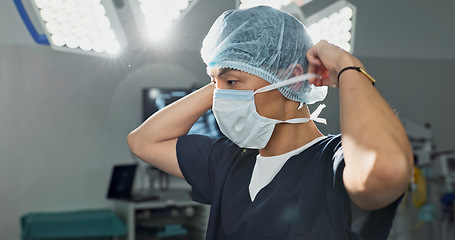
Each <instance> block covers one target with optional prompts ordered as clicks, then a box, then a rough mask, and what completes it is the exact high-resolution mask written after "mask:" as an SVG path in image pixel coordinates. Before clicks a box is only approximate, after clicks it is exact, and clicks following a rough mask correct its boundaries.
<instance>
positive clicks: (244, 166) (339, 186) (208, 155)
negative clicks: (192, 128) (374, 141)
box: [177, 135, 400, 240]
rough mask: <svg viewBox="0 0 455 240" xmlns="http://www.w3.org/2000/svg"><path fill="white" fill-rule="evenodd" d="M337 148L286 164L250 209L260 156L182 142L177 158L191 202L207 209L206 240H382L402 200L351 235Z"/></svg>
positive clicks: (194, 138) (222, 144) (333, 140)
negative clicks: (206, 206) (253, 175)
mask: <svg viewBox="0 0 455 240" xmlns="http://www.w3.org/2000/svg"><path fill="white" fill-rule="evenodd" d="M340 148H341V135H329V136H328V137H327V138H324V139H323V140H321V141H319V142H317V143H315V144H313V145H312V146H310V147H309V148H308V149H306V150H304V151H303V152H301V153H300V154H298V155H295V156H293V157H291V158H290V159H289V160H288V161H287V162H286V163H285V164H284V166H283V167H282V168H281V169H280V171H279V172H278V173H277V174H276V175H275V177H274V178H273V180H272V181H271V182H270V183H269V184H268V185H267V186H265V187H264V188H262V189H261V190H260V191H259V192H258V194H257V195H256V198H255V199H254V201H251V198H250V195H249V189H248V186H249V183H250V180H251V176H252V173H253V169H254V165H255V161H256V156H257V155H258V154H259V151H258V150H249V149H242V148H239V147H238V146H236V145H235V144H233V143H232V142H231V141H230V140H229V139H227V138H219V139H213V138H209V137H206V136H200V135H187V136H182V137H180V138H179V140H178V142H177V158H178V162H179V166H180V169H181V171H182V173H183V176H184V177H185V180H186V181H187V182H188V183H189V184H190V185H191V187H192V192H193V200H195V201H197V202H200V203H205V204H210V205H211V211H210V217H209V224H208V228H207V236H206V239H208V240H212V239H213V240H227V239H230V240H240V239H267V240H273V239H312V240H313V239H386V238H387V236H388V234H389V231H390V228H391V226H392V220H393V217H394V214H395V211H396V207H397V206H398V204H399V200H400V199H398V200H397V201H396V202H394V203H392V204H390V205H389V206H387V207H385V208H383V209H380V210H377V211H373V212H371V213H370V214H369V217H368V218H367V220H366V222H365V224H364V226H365V227H363V228H362V229H361V230H360V232H354V231H352V230H351V222H352V213H351V201H350V199H349V196H348V195H347V192H346V190H345V188H344V184H343V178H342V173H343V169H344V161H343V159H342V157H343V155H342V154H335V153H337V152H338V153H339V152H340V151H338V150H340ZM334 161H336V162H339V164H338V167H337V168H336V169H335V170H334V168H333V166H334V164H333V163H334Z"/></svg>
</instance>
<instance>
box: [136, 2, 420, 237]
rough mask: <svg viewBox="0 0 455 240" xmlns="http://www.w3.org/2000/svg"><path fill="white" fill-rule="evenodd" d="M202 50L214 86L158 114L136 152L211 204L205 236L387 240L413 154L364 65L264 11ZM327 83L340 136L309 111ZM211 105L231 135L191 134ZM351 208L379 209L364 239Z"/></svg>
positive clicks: (224, 21)
mask: <svg viewBox="0 0 455 240" xmlns="http://www.w3.org/2000/svg"><path fill="white" fill-rule="evenodd" d="M201 53H202V58H203V59H204V62H205V63H206V64H207V70H208V73H209V74H210V76H211V78H212V83H211V84H208V85H206V86H205V87H202V88H201V89H200V90H198V91H196V92H195V93H193V94H190V95H188V96H187V97H185V98H183V99H181V100H179V101H177V102H176V103H174V104H172V105H170V106H168V107H167V108H165V109H163V110H162V111H159V112H158V113H156V114H154V115H153V116H151V117H150V118H149V119H148V120H146V121H145V122H144V123H143V124H142V125H141V126H139V127H138V128H137V129H136V130H134V131H133V132H131V133H130V135H129V136H128V143H129V146H130V148H131V149H132V151H133V152H134V153H135V154H136V155H137V156H138V157H139V158H141V159H142V160H144V161H146V162H148V163H150V164H152V165H154V166H155V167H157V168H160V169H161V170H163V171H165V172H167V173H170V174H172V175H175V176H178V177H180V178H184V179H185V180H186V181H187V182H188V183H189V184H190V185H191V186H192V189H193V199H194V200H195V201H198V202H202V203H207V204H211V213H210V220H209V226H208V230H207V239H217V240H221V239H370V238H372V237H373V238H374V239H385V238H386V237H387V235H388V232H389V230H390V227H391V224H392V219H393V216H394V213H395V210H396V206H397V204H398V203H399V199H400V196H401V195H402V194H403V192H404V191H405V189H406V187H407V186H408V183H409V181H410V177H411V172H412V164H413V163H412V153H411V148H410V145H409V142H408V140H407V136H406V133H405V131H404V129H403V127H402V125H401V124H400V121H399V119H398V118H397V117H396V116H395V114H394V112H393V111H392V109H390V107H389V106H388V105H387V103H386V102H385V101H384V99H383V98H382V97H381V96H380V94H379V93H378V92H377V91H376V90H375V88H374V86H373V84H372V81H374V79H372V78H371V77H370V76H369V75H368V74H366V72H365V71H364V66H363V65H362V63H361V62H360V61H359V60H358V59H357V58H355V57H354V56H352V55H350V54H349V53H347V52H345V51H343V50H341V49H340V48H338V47H336V46H334V45H332V44H329V43H327V42H325V41H322V42H319V43H318V44H316V45H314V46H313V45H312V43H311V39H310V37H309V35H308V33H307V31H306V29H305V27H304V26H303V25H302V24H301V23H300V22H298V20H296V19H295V18H294V17H292V16H290V15H289V14H286V13H284V12H281V11H279V10H276V9H273V8H269V7H264V6H261V7H255V8H251V9H246V10H235V11H226V12H225V13H223V14H222V15H221V16H220V17H219V18H218V19H217V20H216V22H215V23H214V24H213V26H212V28H211V29H210V31H209V33H208V34H207V36H206V38H205V39H204V43H203V48H202V50H201ZM306 73H309V74H306ZM327 86H329V87H335V88H339V91H340V109H341V116H340V122H341V135H328V136H324V135H323V134H322V133H321V132H320V131H319V130H318V128H317V127H316V125H315V123H314V121H316V122H322V123H324V122H325V120H324V119H321V118H319V116H318V115H319V113H320V112H321V110H322V108H323V107H324V105H320V106H319V107H318V109H317V110H316V111H315V112H314V113H312V114H310V113H309V111H308V108H307V106H306V105H308V104H313V103H315V102H318V101H321V100H323V99H324V98H325V96H326V94H327ZM210 108H212V110H213V112H214V114H215V117H216V120H217V122H218V125H219V126H220V129H221V130H222V132H223V133H224V134H225V135H226V137H227V138H221V139H211V138H208V137H204V136H195V135H194V136H191V135H189V136H187V135H186V134H187V133H188V131H189V129H190V128H191V126H192V125H193V124H194V123H195V122H196V121H197V119H198V118H199V117H200V116H201V115H202V114H204V113H205V112H206V111H207V110H208V109H210ZM351 205H352V206H353V207H354V208H360V209H363V210H369V211H371V212H370V215H369V217H368V218H367V220H366V221H365V223H364V225H363V228H361V230H360V231H359V232H354V231H353V230H351V222H352V220H353V219H352V218H353V217H352V214H351V212H352V211H351Z"/></svg>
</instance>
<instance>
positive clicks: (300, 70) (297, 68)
mask: <svg viewBox="0 0 455 240" xmlns="http://www.w3.org/2000/svg"><path fill="white" fill-rule="evenodd" d="M288 68H290V66H289V67H288ZM302 74H303V67H302V65H300V64H298V63H297V64H295V67H294V69H293V70H292V73H291V77H295V76H299V75H302Z"/></svg>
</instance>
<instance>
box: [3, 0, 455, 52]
mask: <svg viewBox="0 0 455 240" xmlns="http://www.w3.org/2000/svg"><path fill="white" fill-rule="evenodd" d="M23 1H26V0H23ZM318 1H319V2H321V1H326V2H327V0H314V1H313V2H312V3H310V4H313V3H314V4H313V5H316V4H317V2H318ZM349 2H351V3H353V4H354V5H355V6H356V7H357V23H356V36H355V38H356V39H355V44H356V45H355V49H354V54H355V55H358V56H366V57H381V58H418V59H455V46H454V44H453V43H455V0H438V1H432V2H431V1H424V0H415V1H410V0H408V1H393V0H383V1H362V0H350V1H349ZM436 3H437V4H436ZM310 4H308V5H310ZM124 6H125V7H123V8H120V9H118V11H117V12H118V14H119V17H120V18H121V22H122V24H123V25H124V29H125V31H126V33H127V34H128V36H129V37H128V41H129V48H130V49H141V48H145V47H153V45H151V44H149V43H146V42H144V41H141V40H140V38H139V37H134V36H138V35H139V34H138V28H137V27H136V25H135V23H134V18H133V17H132V16H131V11H130V10H129V9H128V5H127V4H124ZM305 6H306V5H305ZM305 6H304V8H305ZM234 7H235V1H234V0H199V2H198V3H197V4H196V6H195V7H194V8H193V9H192V10H191V12H190V13H188V14H187V15H186V16H185V19H183V21H181V22H180V23H179V25H178V26H177V27H176V32H175V36H174V40H173V41H170V42H168V44H167V46H170V47H172V48H179V49H181V50H186V51H199V49H200V46H201V42H202V39H203V37H204V36H205V34H206V33H207V31H208V29H209V28H210V25H211V24H212V23H213V21H214V20H215V19H216V17H217V16H218V15H219V14H221V13H222V12H223V11H224V10H227V9H232V8H234ZM304 10H307V9H304ZM304 12H305V11H304ZM0 32H1V33H0V36H1V37H0V47H1V46H5V45H6V46H8V45H22V46H27V47H35V46H38V45H37V44H36V43H35V42H34V41H33V39H32V38H31V36H30V35H29V33H28V32H27V30H26V28H25V26H24V24H23V22H22V20H21V18H20V17H19V14H18V13H17V11H16V8H15V6H14V3H13V0H4V1H0Z"/></svg>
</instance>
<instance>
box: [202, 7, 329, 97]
mask: <svg viewBox="0 0 455 240" xmlns="http://www.w3.org/2000/svg"><path fill="white" fill-rule="evenodd" d="M312 46H313V43H312V41H311V38H310V36H309V34H308V32H307V30H306V28H305V27H304V26H303V24H302V23H301V22H300V21H299V20H297V19H296V18H295V17H293V16H291V15H290V14H288V13H285V12H283V11H280V10H277V9H274V8H271V7H267V6H258V7H253V8H249V9H241V10H228V11H226V12H224V13H223V14H222V15H221V16H219V17H218V19H217V20H216V21H215V23H214V24H213V25H212V27H211V29H210V31H209V33H208V34H207V36H206V37H205V39H204V41H203V44H202V49H201V56H202V59H203V61H204V62H205V64H207V71H208V72H210V71H211V69H213V68H230V69H235V70H240V71H243V72H247V73H250V74H253V75H255V76H258V77H260V78H262V79H264V80H265V81H267V82H269V83H270V84H274V83H277V82H281V81H283V80H286V79H289V78H291V77H292V72H293V70H294V68H295V66H296V64H300V65H301V66H302V67H303V69H304V71H305V72H306V71H307V68H308V60H307V59H306V55H305V54H306V52H307V50H308V49H309V48H310V47H312ZM323 88H325V89H322V88H321V89H316V87H315V86H314V85H312V84H309V83H308V81H304V82H303V84H300V85H298V84H294V85H291V86H283V87H280V88H279V89H278V90H279V91H280V92H281V93H282V94H283V95H284V96H285V97H286V98H288V99H291V100H293V101H297V102H303V103H307V104H312V103H314V102H317V101H321V100H323V99H324V98H325V96H326V95H327V88H326V87H323ZM324 90H325V91H324Z"/></svg>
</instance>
